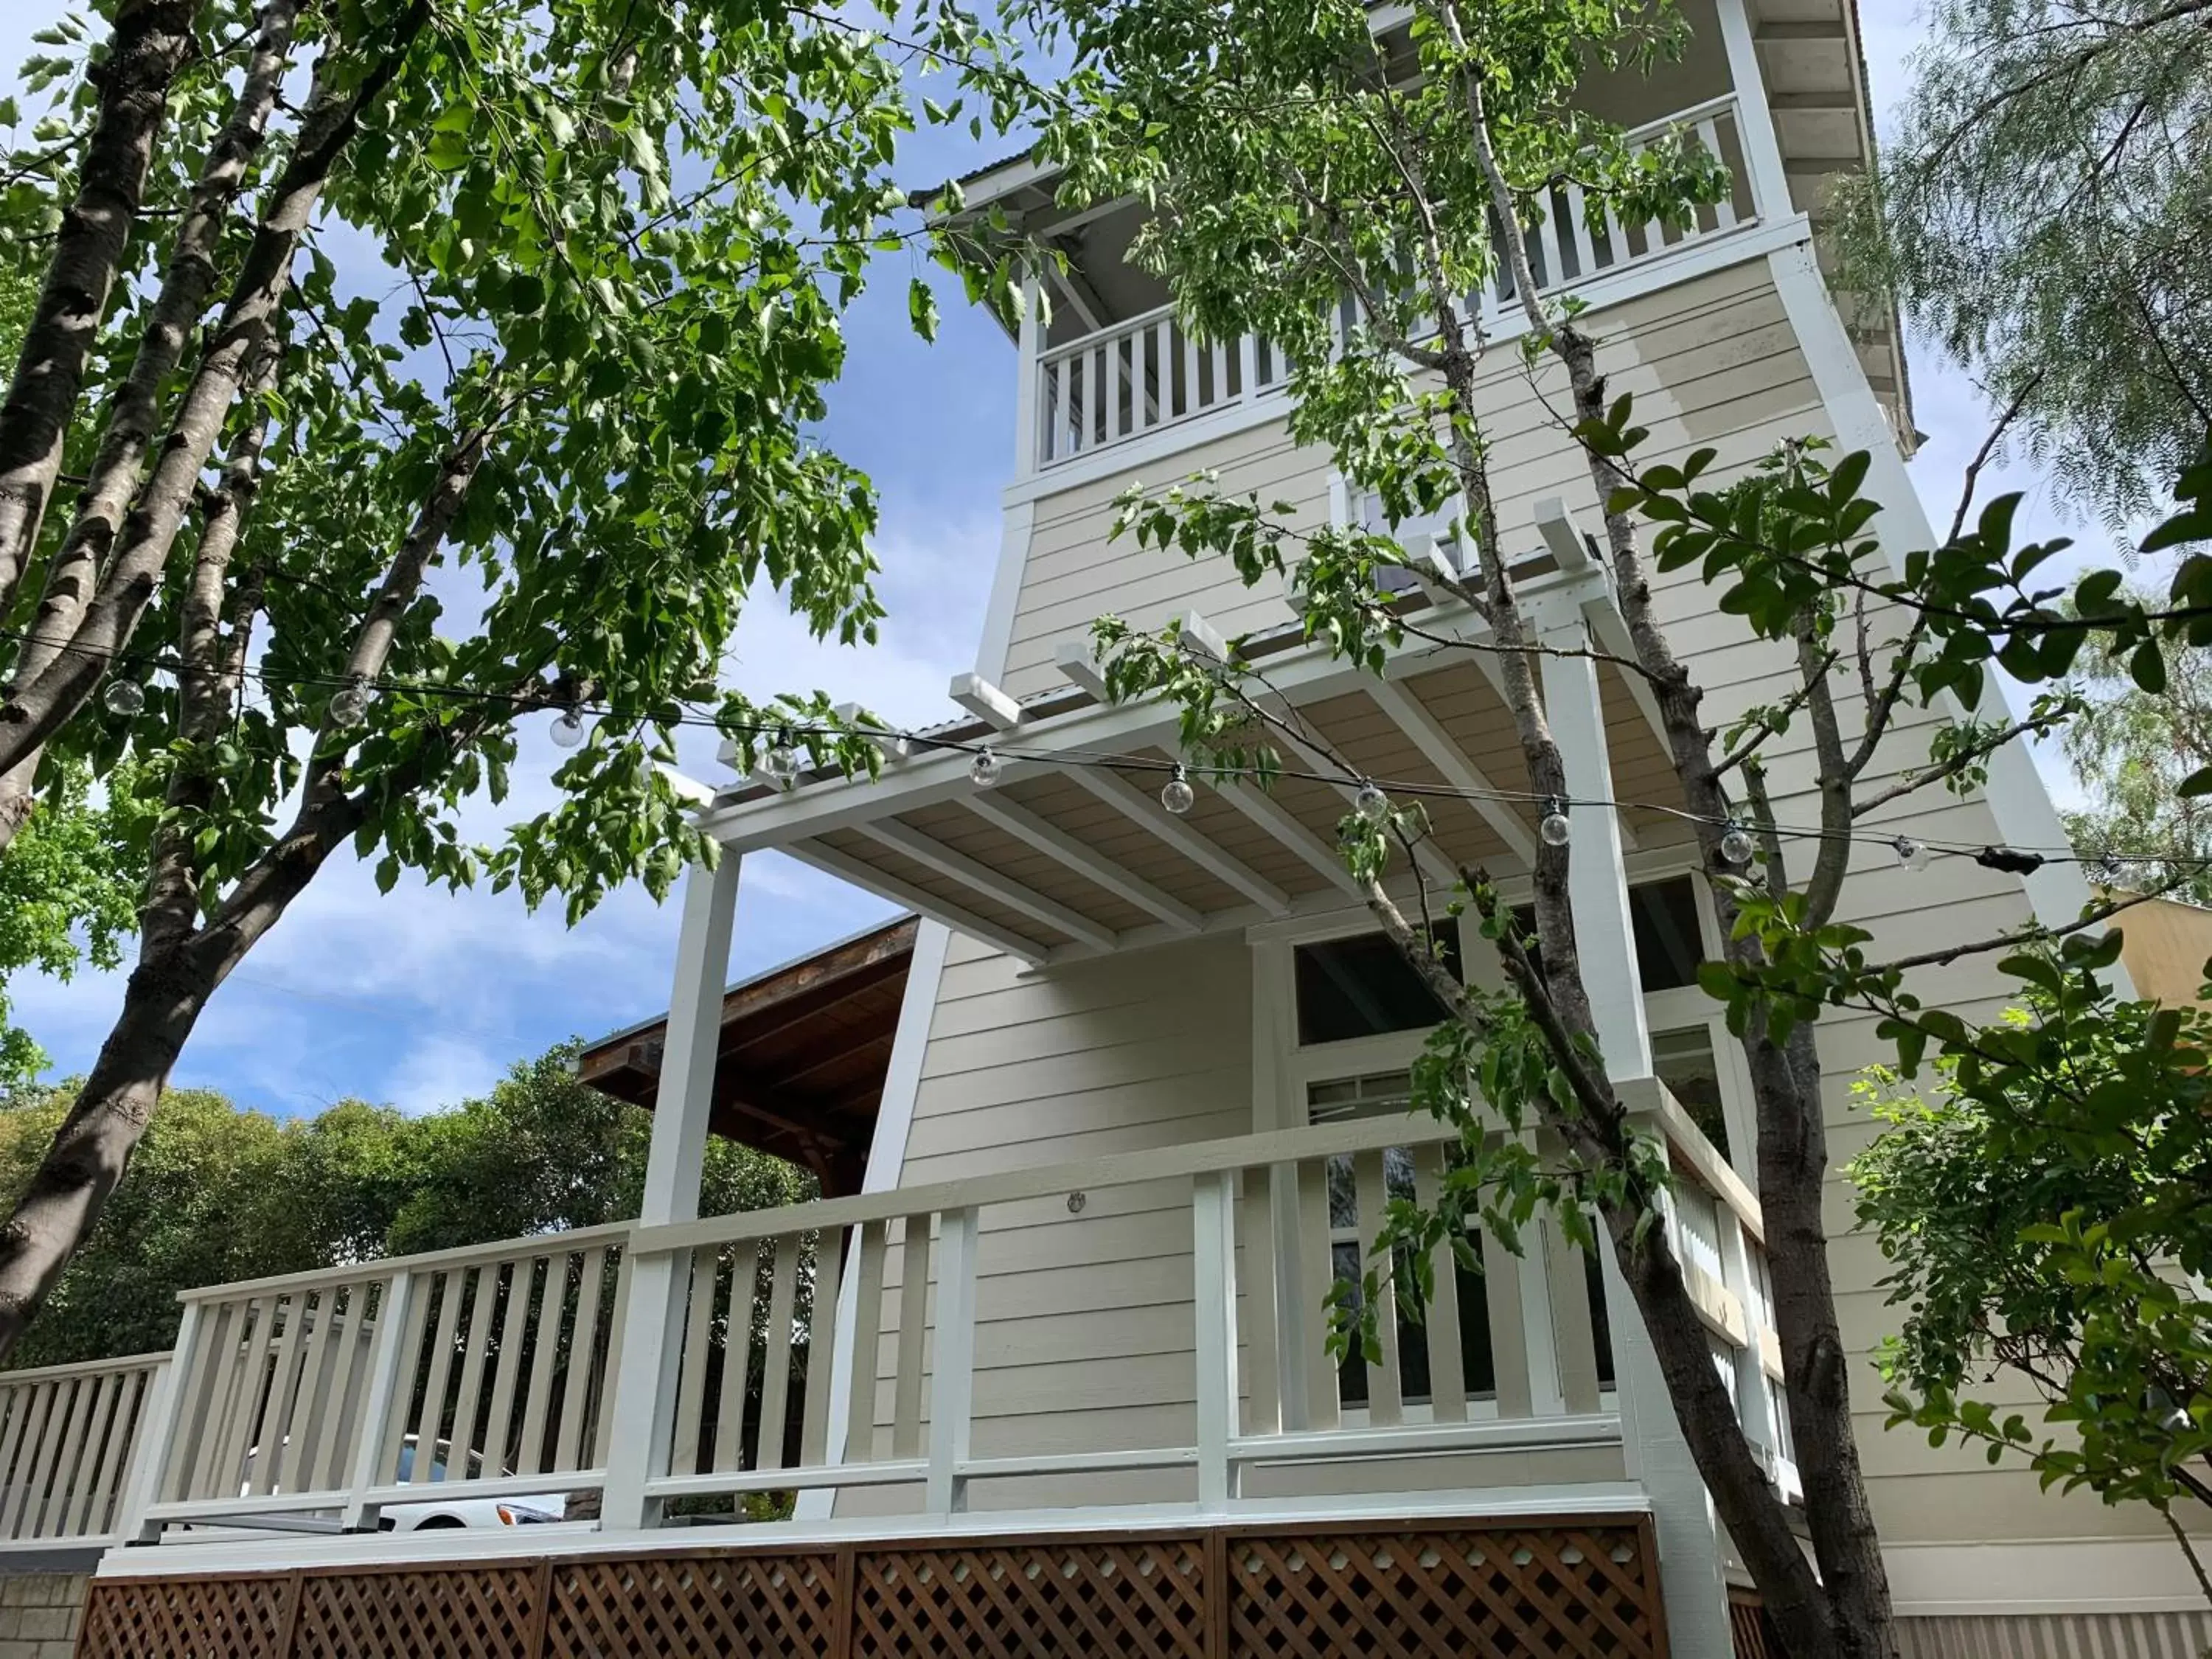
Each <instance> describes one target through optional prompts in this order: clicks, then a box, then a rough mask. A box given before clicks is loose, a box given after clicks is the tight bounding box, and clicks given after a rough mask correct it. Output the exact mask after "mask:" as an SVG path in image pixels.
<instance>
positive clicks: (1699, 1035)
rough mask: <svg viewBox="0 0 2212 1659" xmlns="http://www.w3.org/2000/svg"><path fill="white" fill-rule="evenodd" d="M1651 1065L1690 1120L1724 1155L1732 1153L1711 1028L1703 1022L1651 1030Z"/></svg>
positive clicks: (1719, 1069)
mask: <svg viewBox="0 0 2212 1659" xmlns="http://www.w3.org/2000/svg"><path fill="white" fill-rule="evenodd" d="M1651 1069H1652V1070H1653V1071H1655V1072H1656V1073H1658V1074H1659V1080H1660V1081H1661V1082H1662V1083H1663V1084H1665V1085H1667V1089H1668V1093H1670V1094H1672V1095H1673V1096H1674V1098H1675V1099H1676V1100H1678V1101H1680V1102H1681V1103H1682V1109H1683V1110H1684V1111H1686V1112H1687V1113H1688V1114H1689V1115H1690V1121H1692V1123H1694V1124H1696V1125H1697V1126H1698V1127H1699V1128H1700V1129H1702V1130H1704V1131H1705V1139H1708V1140H1710V1141H1711V1142H1712V1143H1713V1146H1714V1147H1715V1148H1716V1149H1717V1151H1718V1152H1719V1153H1720V1155H1721V1156H1722V1157H1723V1158H1726V1157H1728V1156H1729V1134H1728V1114H1727V1113H1726V1112H1724V1111H1723V1110H1722V1109H1721V1068H1720V1063H1719V1061H1718V1060H1717V1059H1715V1057H1714V1054H1713V1038H1712V1031H1711V1028H1710V1027H1707V1026H1704V1025H1690V1026H1686V1027H1684V1028H1683V1029H1682V1030H1679V1031H1654V1032H1653V1033H1652V1034H1651Z"/></svg>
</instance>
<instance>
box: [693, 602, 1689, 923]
mask: <svg viewBox="0 0 2212 1659" xmlns="http://www.w3.org/2000/svg"><path fill="white" fill-rule="evenodd" d="M1520 582H1521V588H1522V593H1523V594H1524V596H1525V597H1526V600H1527V602H1528V603H1529V604H1530V605H1532V606H1537V607H1542V608H1545V609H1546V610H1547V612H1548V613H1549V614H1552V615H1555V616H1556V615H1560V614H1564V615H1566V616H1567V617H1570V618H1571V619H1579V620H1580V621H1581V622H1582V623H1583V625H1584V626H1585V627H1586V628H1587V629H1588V630H1589V637H1590V638H1592V640H1593V641H1595V645H1596V648H1597V649H1598V650H1600V651H1601V652H1604V653H1615V654H1620V655H1626V654H1627V652H1626V630H1625V626H1624V625H1623V624H1622V623H1621V621H1620V613H1619V611H1618V610H1617V608H1616V607H1615V606H1614V605H1613V599H1612V595H1611V592H1610V590H1609V588H1608V587H1607V582H1606V579H1605V575H1604V573H1603V571H1602V569H1601V568H1600V567H1598V566H1597V565H1596V564H1595V562H1589V561H1586V560H1585V561H1582V562H1579V563H1578V568H1572V569H1565V568H1556V567H1554V568H1548V569H1537V570H1535V571H1534V572H1533V574H1524V575H1522V577H1521V579H1520ZM1403 604H1404V606H1405V610H1406V611H1407V615H1408V617H1410V618H1417V619H1418V629H1419V631H1418V634H1416V633H1412V632H1409V633H1408V634H1407V636H1406V638H1405V640H1404V641H1403V642H1402V643H1401V645H1400V646H1399V647H1397V648H1396V649H1395V650H1394V651H1392V652H1391V653H1389V658H1388V661H1387V663H1386V665H1385V669H1384V672H1383V674H1382V675H1381V676H1379V677H1378V676H1376V675H1375V674H1373V673H1371V672H1370V671H1368V670H1367V669H1365V668H1364V667H1363V666H1361V665H1358V664H1357V663H1355V662H1352V661H1351V660H1348V659H1342V658H1335V657H1332V656H1331V655H1330V654H1329V653H1328V649H1327V648H1326V647H1324V646H1322V645H1318V644H1312V643H1309V642H1308V641H1306V640H1305V638H1304V629H1303V627H1302V625H1301V624H1300V623H1297V622H1291V623H1286V624H1285V625H1284V626H1283V627H1281V628H1279V629H1273V630H1270V631H1268V632H1265V633H1261V634H1259V635H1253V636H1248V637H1247V638H1246V639H1245V640H1243V641H1241V642H1240V643H1241V650H1242V653H1243V655H1244V656H1245V657H1246V658H1248V659H1250V660H1251V661H1253V662H1254V663H1255V664H1256V665H1260V666H1261V667H1262V668H1263V669H1264V671H1265V674H1266V681H1267V686H1268V687H1269V688H1270V696H1271V699H1272V701H1273V703H1274V705H1275V707H1276V708H1278V709H1279V710H1280V711H1283V712H1286V713H1290V714H1292V715H1294V723H1295V724H1297V725H1298V726H1300V728H1301V730H1302V731H1303V732H1305V733H1306V734H1307V736H1308V738H1310V739H1311V744H1310V748H1308V749H1307V750H1305V751H1304V752H1300V750H1299V749H1298V747H1297V744H1296V742H1295V740H1292V739H1284V738H1280V736H1279V734H1275V733H1271V738H1273V739H1274V740H1275V742H1276V746H1277V747H1278V749H1279V750H1283V751H1284V756H1283V757H1284V762H1285V775H1283V776H1280V777H1278V778H1276V779H1274V780H1273V781H1272V783H1271V784H1270V785H1269V786H1268V787H1265V788H1262V787H1259V786H1258V785H1256V784H1255V783H1253V782H1250V781H1241V782H1237V781H1224V782H1223V783H1221V784H1220V786H1219V787H1212V786H1210V785H1208V786H1206V787H1200V789H1199V791H1198V800H1197V803H1196V805H1194V807H1193V808H1192V810H1191V811H1189V812H1188V814H1186V815H1184V816H1182V817H1176V816H1174V815H1172V814H1170V813H1169V812H1168V811H1166V809H1165V808H1164V806H1163V805H1162V804H1161V802H1160V800H1159V798H1158V791H1159V789H1160V787H1161V785H1162V784H1163V783H1164V782H1165V781H1166V780H1167V778H1168V777H1169V776H1170V774H1171V772H1172V769H1173V768H1174V765H1175V763H1176V757H1177V753H1178V720H1179V711H1178V709H1176V708H1174V707H1172V706H1170V705H1168V704H1166V703H1164V702H1157V701H1154V702H1132V703H1123V704H1115V703H1112V702H1108V701H1107V700H1106V699H1105V697H1104V696H1103V690H1104V688H1103V684H1101V683H1100V679H1099V674H1098V670H1097V665H1096V664H1095V663H1093V662H1092V660H1091V656H1090V653H1089V649H1088V645H1087V642H1084V641H1067V642H1066V643H1065V644H1064V645H1063V646H1062V647H1061V650H1060V654H1059V661H1060V667H1061V670H1062V673H1063V675H1064V677H1065V679H1066V684H1063V685H1060V686H1059V687H1055V688H1054V689H1053V690H1049V691H1047V692H1045V693H1042V694H1041V695H1039V696H1034V697H1031V698H1030V699H1028V700H1026V701H1025V702H1013V701H1012V700H1011V699H1008V698H1006V697H1005V696H1003V694H1000V693H998V692H997V691H996V690H994V688H991V687H988V686H986V685H981V684H979V683H976V682H975V680H974V678H973V677H972V676H963V677H962V678H961V679H960V680H957V681H956V682H955V683H954V694H955V695H956V696H960V697H962V698H963V700H964V701H966V702H968V703H969V706H971V707H972V708H975V709H977V710H978V711H979V712H978V713H977V714H975V717H974V718H972V719H969V720H961V721H956V722H953V723H951V724H948V725H945V726H938V727H934V728H932V729H930V730H928V731H927V732H920V733H917V734H915V743H914V744H913V750H914V752H913V753H912V755H911V756H910V757H908V758H905V759H894V758H889V757H887V758H886V760H885V762H884V767H883V772H882V775H881V777H880V778H878V779H876V780H869V779H866V778H847V777H845V776H843V775H839V774H827V775H825V774H821V773H816V774H811V775H803V776H802V777H800V778H799V780H798V781H795V782H794V784H793V786H792V787H789V788H787V789H784V788H779V787H775V786H772V785H769V784H768V783H765V782H761V781H752V782H748V783H747V784H745V785H743V786H741V787H738V788H737V789H735V790H732V791H731V792H729V793H726V794H724V795H723V796H721V797H720V799H718V800H717V801H716V803H715V805H714V806H712V807H711V808H709V809H708V810H707V811H705V812H704V813H703V814H702V820H701V822H702V826H703V827H704V828H706V829H708V831H709V832H710V833H712V834H713V835H714V836H717V837H718V838H720V840H721V842H723V843H724V845H725V846H726V848H728V849H729V850H731V851H732V852H734V853H739V854H742V853H745V852H750V851H754V850H757V849H761V848H775V849H777V850H780V851H781V852H783V853H785V854H788V855H789V856H791V857H793V858H795V859H798V860H800V861H802V862H804V863H806V864H809V865H811V866H815V867H816V868H818V869H821V870H823V871H826V872H829V873H830V874H833V875H836V876H839V877H842V878H845V879H846V880H848V881H850V882H852V883H854V884H856V885H858V886H860V887H863V888H866V889H867V890H870V891H872V892H875V893H878V894H880V895H882V896H884V897H886V898H888V899H890V900H891V901H893V902H896V903H899V904H902V905H906V906H908V907H909V908H913V909H915V910H918V911H920V912H921V913H922V914H924V915H930V916H933V917H935V918H937V919H938V920H939V921H944V922H945V923H946V924H947V925H949V926H951V927H954V928H956V929H957V930H958V931H960V932H962V933H967V934H969V935H970V936H971V937H974V938H975V939H981V940H983V941H984V942H986V943H987V944H990V945H994V946H996V947H998V948H999V949H1000V950H1003V951H1006V952H1008V953H1009V954H1011V955H1012V956H1015V957H1019V958H1021V959H1023V960H1024V961H1025V962H1028V963H1032V964H1045V963H1063V962H1068V961H1073V960H1079V959H1082V958H1085V957H1099V956H1104V955H1108V954H1110V953H1114V952H1118V951H1127V950H1132V949H1138V948H1143V947H1146V946H1151V945H1160V944H1165V943H1170V942H1172V941H1174V940H1176V939H1187V938H1191V937H1194V936H1198V935H1200V934H1209V933H1236V932H1241V931H1242V930H1243V929H1244V928H1247V927H1252V926H1255V925H1258V924H1263V923H1268V922H1273V921H1282V920H1285V919H1287V918H1289V917H1291V916H1294V915H1302V914H1313V913H1320V912H1325V911H1329V910H1337V909H1341V908H1345V907H1346V906H1349V905H1352V904H1355V903H1357V902H1358V901H1359V890H1358V886H1357V884H1356V883H1355V882H1354V880H1353V878H1352V876H1351V875H1350V874H1349V873H1348V872H1346V869H1345V867H1344V865H1343V861H1342V859H1341V856H1340V853H1339V851H1338V846H1337V825H1338V824H1339V823H1340V821H1341V819H1342V817H1343V816H1344V813H1345V811H1346V805H1347V803H1348V801H1349V799H1350V798H1351V796H1352V794H1353V793H1356V791H1357V788H1358V781H1359V780H1360V779H1362V778H1371V779H1374V780H1376V781H1377V782H1379V783H1382V784H1383V787H1385V788H1386V789H1388V788H1389V787H1391V786H1392V785H1394V784H1395V785H1398V786H1400V787H1401V793H1404V794H1405V795H1406V796H1407V797H1408V798H1410V797H1411V796H1412V795H1413V792H1414V791H1416V790H1431V791H1435V792H1437V793H1435V794H1433V795H1429V796H1425V797H1423V799H1425V805H1426V806H1427V808H1428V811H1429V814H1430V817H1431V823H1432V825H1433V831H1434V833H1433V837H1432V839H1431V841H1430V842H1427V843H1425V844H1424V846H1423V848H1422V849H1421V853H1420V857H1421V860H1422V864H1423V874H1424V875H1425V876H1427V877H1428V878H1431V879H1432V880H1434V881H1437V882H1439V883H1443V884H1449V881H1450V880H1451V879H1452V878H1453V877H1454V875H1455V872H1456V871H1457V869H1458V868H1459V867H1460V866H1470V867H1485V868H1487V869H1489V870H1491V871H1492V872H1493V873H1495V874H1498V875H1500V876H1510V875H1512V874H1516V873H1518V872H1520V871H1522V869H1525V867H1526V866H1527V864H1528V861H1529V859H1530V856H1531V854H1532V850H1533V847H1534V833H1535V825H1536V822H1537V819H1538V818H1539V817H1540V816H1541V803H1540V802H1539V801H1538V800H1537V799H1535V798H1534V795H1533V794H1532V793H1531V792H1530V789H1529V784H1528V774H1527V771H1526V769H1525V768H1524V766H1523V764H1522V758H1521V750H1520V746H1519V744H1518V741H1517V738H1516V733H1515V730H1514V726H1513V721H1512V719H1511V716H1510V713H1509V711H1508V709H1507V708H1506V705H1505V703H1504V699H1503V696H1502V695H1501V693H1500V691H1499V689H1498V678H1497V669H1496V659H1495V658H1494V656H1492V655H1490V654H1487V653H1486V652H1485V651H1484V650H1483V649H1482V648H1481V647H1483V645H1484V644H1485V643H1486V640H1487V632H1486V628H1485V626H1484V624H1483V623H1481V622H1480V618H1479V617H1476V616H1475V615H1474V613H1473V612H1472V611H1469V610H1468V609H1467V607H1465V606H1464V605H1460V604H1459V603H1458V602H1457V601H1456V600H1443V599H1439V598H1438V597H1437V596H1434V595H1430V594H1428V593H1425V592H1413V593H1412V594H1409V595H1408V596H1407V598H1406V599H1405V600H1404V601H1403ZM1181 626H1182V629H1183V631H1184V634H1185V635H1186V636H1187V637H1192V638H1195V639H1198V640H1200V641H1205V640H1208V639H1209V636H1210V635H1211V630H1210V629H1208V627H1207V624H1206V622H1205V620H1204V619H1203V618H1202V617H1196V616H1189V615H1187V616H1186V617H1184V618H1183V619H1182V623H1181ZM1468 647H1474V648H1472V649H1470V648H1468ZM1210 648H1213V649H1218V648H1220V641H1218V639H1213V640H1212V641H1211V647H1210ZM1598 678H1599V682H1600V688H1601V698H1602V702H1603V708H1604V714H1605V719H1606V726H1607V746H1608V749H1609V751H1610V756H1611V765H1612V769H1613V778H1614V781H1615V788H1614V793H1615V795H1616V796H1617V797H1618V798H1620V799H1624V800H1631V801H1633V800H1637V799H1642V800H1646V801H1650V800H1660V801H1666V800H1671V799H1672V798H1673V795H1674V787H1673V772H1672V769H1671V766H1670V765H1669V764H1668V760H1667V751H1666V748H1665V745H1664V743H1663V741H1662V738H1661V736H1660V733H1659V732H1658V730H1657V725H1656V709H1655V708H1653V707H1652V705H1651V703H1650V697H1649V696H1648V691H1647V690H1646V689H1645V688H1644V686H1643V684H1642V682H1641V680H1640V678H1638V677H1634V676H1630V675H1626V674H1624V673H1623V672H1622V671H1620V669H1619V668H1617V667H1616V666H1614V665H1613V664H1611V663H1609V662H1601V663H1600V664H1599V665H1598ZM1639 694H1641V695H1639ZM981 744H990V745H991V746H992V747H993V749H994V753H996V754H997V755H998V756H999V757H1000V782H999V783H998V785H997V787H994V788H988V789H984V788H979V787H977V786H976V785H975V782H974V781H973V780H972V779H971V777H970V775H969V769H970V767H971V765H972V763H973V760H974V751H975V748H976V747H977V746H979V745H981ZM1330 755H1334V757H1336V760H1335V761H1332V760H1330V759H1329V758H1328V756H1330ZM1339 762H1340V763H1339ZM1298 773H1309V774H1315V775H1318V776H1301V775H1296V774H1298ZM1622 822H1623V827H1624V830H1625V832H1626V836H1627V837H1628V839H1629V842H1630V844H1631V845H1632V846H1633V845H1635V844H1636V843H1637V842H1638V839H1639V838H1646V839H1649V840H1652V841H1663V840H1668V839H1672V838H1676V837H1684V836H1685V832H1684V830H1683V829H1682V826H1681V825H1680V822H1679V821H1678V820H1676V819H1674V818H1672V817H1668V816H1667V815H1666V814H1664V813H1663V812H1652V811H1641V810H1638V809H1634V808H1630V809H1627V810H1626V811H1624V813H1623V815H1622Z"/></svg>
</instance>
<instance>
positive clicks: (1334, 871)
mask: <svg viewBox="0 0 2212 1659" xmlns="http://www.w3.org/2000/svg"><path fill="white" fill-rule="evenodd" d="M1214 793H1216V794H1217V795H1218V797H1219V798H1220V799H1222V801H1223V802H1225V804H1226V805H1230V806H1233V807H1235V808H1236V809H1237V811H1240V812H1242V813H1243V815H1244V816H1245V817H1248V818H1249V819H1251V820H1252V822H1253V823H1256V824H1258V825H1259V826H1260V828H1261V829H1264V830H1266V831H1267V834H1268V835H1270V836H1273V838H1274V839H1275V840H1276V841H1278V842H1280V843H1282V845H1283V846H1285V847H1286V848H1289V849H1290V850H1291V852H1293V853H1295V854H1297V855H1298V857H1300V858H1301V859H1304V860H1305V861H1306V862H1307V863H1308V864H1310V865H1311V866H1313V867H1314V868H1315V869H1316V870H1318V871H1320V872H1321V873H1322V875H1324V876H1326V877H1328V879H1329V880H1330V881H1331V882H1332V883H1334V884H1335V885H1336V886H1338V887H1340V888H1342V889H1343V890H1345V891H1346V892H1347V893H1349V894H1351V895H1352V897H1354V898H1364V897H1365V896H1366V894H1365V893H1364V891H1363V890H1361V888H1360V885H1359V878H1358V877H1357V876H1355V875H1353V874H1352V872H1351V870H1350V869H1349V868H1347V867H1346V865H1345V862H1344V854H1342V853H1340V852H1339V851H1338V850H1337V849H1336V848H1334V847H1333V846H1331V845H1330V844H1329V843H1328V841H1327V840H1325V839H1324V838H1323V837H1322V836H1317V835H1316V834H1315V833H1314V832H1313V831H1312V830H1310V829H1307V828H1306V826H1305V824H1304V823H1302V822H1301V821H1300V820H1299V818H1298V816H1297V814H1296V813H1295V812H1293V811H1291V809H1290V808H1289V807H1287V806H1285V805H1283V803H1282V802H1280V801H1279V800H1277V799H1275V798H1274V797H1273V795H1271V794H1269V793H1267V791H1266V790H1265V789H1264V788H1262V787H1261V785H1260V783H1259V781H1257V780H1256V779H1246V780H1243V781H1238V782H1232V783H1227V784H1224V785H1223V786H1222V787H1220V788H1219V789H1218V790H1216V791H1215V792H1214Z"/></svg>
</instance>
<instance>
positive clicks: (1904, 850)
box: [1890, 836, 1934, 870]
mask: <svg viewBox="0 0 2212 1659" xmlns="http://www.w3.org/2000/svg"><path fill="white" fill-rule="evenodd" d="M1890 847H1891V848H1892V850H1893V851H1894V852H1895V853H1896V854H1897V861H1898V862H1899V864H1901V865H1903V866H1905V868H1906V869H1908V870H1925V869H1926V868H1927V867H1928V860H1929V859H1930V858H1931V857H1933V856H1934V855H1933V854H1930V853H1929V850H1928V848H1927V844H1926V843H1925V842H1917V841H1915V840H1913V838H1912V837H1911V836H1899V837H1898V838H1897V839H1896V840H1895V841H1893V842H1890Z"/></svg>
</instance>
